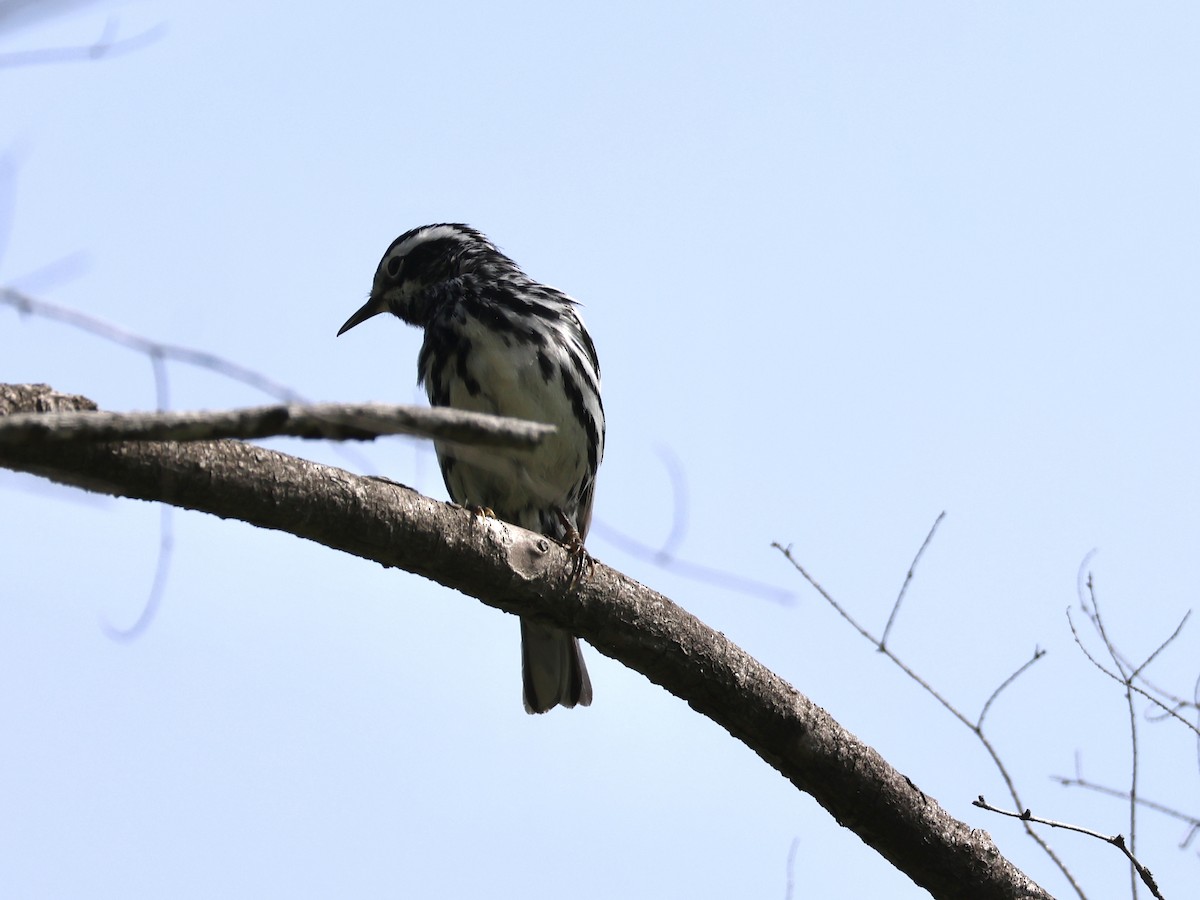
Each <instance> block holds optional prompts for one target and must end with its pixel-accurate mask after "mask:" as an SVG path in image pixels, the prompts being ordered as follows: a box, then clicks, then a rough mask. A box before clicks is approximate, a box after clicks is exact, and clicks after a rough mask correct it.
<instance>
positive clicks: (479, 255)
mask: <svg viewBox="0 0 1200 900" xmlns="http://www.w3.org/2000/svg"><path fill="white" fill-rule="evenodd" d="M512 267H515V265H514V263H513V262H512V260H510V259H509V258H508V257H507V256H505V255H504V254H503V253H501V252H500V250H499V249H497V247H496V245H495V244H493V243H492V242H491V241H489V240H488V239H487V237H485V236H484V235H483V233H482V232H479V231H476V230H475V229H474V228H471V227H469V226H467V225H452V224H440V225H423V226H421V227H420V228H414V229H413V230H412V231H406V232H405V233H404V234H402V235H400V237H398V238H396V239H395V240H394V241H392V245H391V246H390V247H388V249H387V252H386V253H385V254H383V259H381V260H380V261H379V268H378V269H376V270H375V282H374V284H372V286H371V296H370V298H369V299H368V300H367V302H366V303H364V304H363V305H362V307H361V308H360V309H359V310H358V312H356V313H355V314H354V315H352V316H351V317H350V318H349V319H347V320H346V324H345V325H343V326H342V327H341V329H340V330H339V331H338V334H339V335H341V334H344V333H345V332H347V331H349V330H350V329H351V328H353V327H354V326H355V325H358V324H360V323H362V322H365V321H366V320H367V319H369V318H371V317H372V316H377V315H379V314H380V313H382V312H392V313H394V314H395V315H397V316H399V317H400V318H401V319H403V320H404V321H405V322H408V323H409V324H411V325H418V326H424V325H425V324H426V322H427V321H428V320H429V314H430V309H429V297H428V295H427V294H426V293H425V292H426V290H427V289H428V288H430V287H431V286H433V285H436V284H438V283H440V282H445V281H449V280H451V279H453V278H458V277H460V276H462V275H467V274H471V273H474V272H484V271H486V270H487V269H489V268H496V269H498V270H503V269H507V268H512Z"/></svg>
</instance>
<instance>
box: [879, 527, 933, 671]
mask: <svg viewBox="0 0 1200 900" xmlns="http://www.w3.org/2000/svg"><path fill="white" fill-rule="evenodd" d="M944 518H946V511H945V510H944V509H943V510H942V511H941V512H940V513H938V517H937V518H936V519H934V520H933V524H932V525H931V526H930V527H929V534H927V535H925V540H924V541H923V542H922V543H921V547H920V549H919V550H917V555H916V556H914V557H913V561H912V562H911V563H909V566H908V573H907V574H906V575H905V576H904V584H902V585H900V593H899V594H897V595H896V602H895V603H894V604H892V612H891V614H890V615H889V616H888V620H887V624H886V625H884V626H883V636H882V637H880V638H879V646H880V648H881V649H882V648H883V647H884V645H886V644H887V639H888V635H889V634H891V632H892V623H893V622H895V621H896V614H897V613H899V612H900V604H901V603H903V602H904V595H905V594H907V593H908V586H909V585H910V584H912V580H913V573H914V572H915V571H916V569H917V563H919V562H920V561H921V557H922V556H924V555H925V548H926V547H928V546H929V542H930V541H932V540H933V534H934V532H935V531H937V527H938V526H939V525H941V524H942V519H944Z"/></svg>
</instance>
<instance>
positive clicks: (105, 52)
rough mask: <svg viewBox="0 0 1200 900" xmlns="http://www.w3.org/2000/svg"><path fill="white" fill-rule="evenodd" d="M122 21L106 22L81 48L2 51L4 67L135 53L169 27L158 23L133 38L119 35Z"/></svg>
mask: <svg viewBox="0 0 1200 900" xmlns="http://www.w3.org/2000/svg"><path fill="white" fill-rule="evenodd" d="M118 27H119V23H118V20H117V19H114V18H110V19H108V20H107V21H106V22H105V23H104V30H103V31H102V32H101V33H100V37H98V38H97V39H96V40H95V41H94V42H93V43H91V44H87V45H84V46H79V47H40V48H38V49H36V50H16V51H13V52H10V53H0V68H7V69H12V68H16V67H17V66H43V65H55V64H58V63H72V62H95V61H96V60H100V59H107V58H110V57H113V56H120V55H121V54H124V53H132V52H133V51H134V50H140V49H142V48H143V47H147V46H149V45H150V44H153V43H154V42H155V41H157V40H158V39H159V38H161V37H162V36H163V35H164V34H166V31H167V26H166V25H165V24H161V23H160V24H158V25H155V26H154V27H152V28H148V29H146V30H145V31H143V32H140V33H139V34H135V35H133V36H132V37H127V38H118V37H116V36H115V35H116V33H117V29H118Z"/></svg>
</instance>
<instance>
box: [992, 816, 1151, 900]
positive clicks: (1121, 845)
mask: <svg viewBox="0 0 1200 900" xmlns="http://www.w3.org/2000/svg"><path fill="white" fill-rule="evenodd" d="M973 805H974V806H978V807H979V808H980V809H986V810H987V811H988V812H994V813H998V814H1000V815H1002V816H1009V817H1011V818H1013V819H1020V820H1021V821H1022V822H1026V823H1028V822H1036V823H1037V824H1039V825H1049V826H1050V827H1051V828H1062V829H1064V830H1066V831H1075V832H1078V833H1079V834H1086V835H1088V836H1089V837H1094V838H1097V839H1098V840H1101V841H1104V842H1105V843H1106V844H1112V845H1113V846H1114V847H1116V848H1117V849H1119V850H1120V851H1121V852H1122V853H1124V854H1125V856H1126V858H1127V859H1128V860H1129V862H1130V865H1131V866H1132V867H1133V869H1134V871H1135V872H1136V873H1137V874H1138V876H1140V878H1141V880H1142V883H1143V884H1145V885H1146V887H1148V888H1149V889H1150V892H1151V893H1152V894H1153V895H1154V896H1155V897H1157V898H1158V900H1164V898H1163V895H1162V894H1161V893H1159V890H1158V884H1157V883H1156V882H1155V881H1154V876H1153V875H1152V874H1151V873H1150V870H1149V869H1147V868H1146V867H1145V866H1144V865H1142V864H1141V863H1140V862H1139V861H1138V859H1137V857H1135V856H1134V855H1133V851H1132V850H1131V849H1130V848H1129V847H1127V846H1126V845H1125V838H1124V836H1123V835H1120V834H1113V835H1108V834H1101V833H1100V832H1099V831H1093V830H1092V829H1090V828H1084V827H1082V826H1080V825H1072V824H1070V823H1069V822H1056V821H1054V820H1053V819H1043V818H1040V817H1039V816H1035V815H1033V814H1032V813H1031V812H1030V811H1029V810H1028V809H1026V810H1024V811H1023V812H1019V813H1018V812H1011V811H1010V810H1007V809H1000V808H999V807H996V806H992V805H991V804H990V803H988V802H987V801H986V800H985V799H984V798H983V794H980V795H979V797H978V799H976V800H975V801H973Z"/></svg>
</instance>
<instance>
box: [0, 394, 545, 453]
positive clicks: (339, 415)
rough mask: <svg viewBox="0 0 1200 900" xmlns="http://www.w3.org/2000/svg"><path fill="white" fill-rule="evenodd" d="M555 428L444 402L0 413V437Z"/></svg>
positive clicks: (448, 433) (481, 442)
mask: <svg viewBox="0 0 1200 900" xmlns="http://www.w3.org/2000/svg"><path fill="white" fill-rule="evenodd" d="M553 431H554V426H553V425H542V424H540V423H537V422H525V421H522V420H520V419H510V418H505V417H504V416H492V415H488V414H486V413H476V412H469V411H467V410H462V409H448V408H446V407H434V408H430V407H425V406H397V405H394V404H388V403H361V404H355V405H344V404H341V403H310V404H303V405H302V404H297V403H292V404H286V405H284V404H279V405H274V406H254V407H249V408H246V409H229V410H202V411H199V412H156V413H153V412H139V413H112V412H97V411H82V412H55V413H25V414H22V413H14V414H13V415H10V416H6V417H4V418H3V419H0V444H34V443H38V442H41V441H79V440H87V441H120V440H141V441H201V440H216V439H219V438H243V439H247V438H264V437H276V436H278V435H287V436H290V437H302V438H328V439H334V440H372V439H374V438H376V437H379V436H380V435H383V434H410V435H418V436H420V437H427V438H434V439H436V440H442V441H451V442H455V443H462V444H471V445H473V446H490V447H532V446H534V445H535V444H537V443H538V442H539V441H540V440H541V439H542V438H544V437H545V436H546V435H547V434H550V433H551V432H553Z"/></svg>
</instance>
